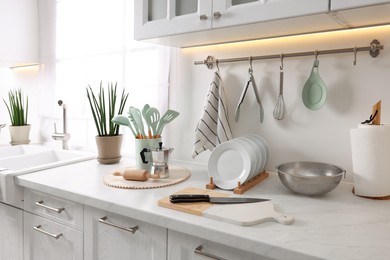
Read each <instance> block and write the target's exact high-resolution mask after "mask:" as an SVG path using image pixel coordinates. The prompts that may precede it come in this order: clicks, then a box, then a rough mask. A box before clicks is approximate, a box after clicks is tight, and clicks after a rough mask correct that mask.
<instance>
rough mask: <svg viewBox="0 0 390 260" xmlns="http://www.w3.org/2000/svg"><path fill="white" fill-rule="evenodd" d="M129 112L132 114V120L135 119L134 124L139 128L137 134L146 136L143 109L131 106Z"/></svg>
mask: <svg viewBox="0 0 390 260" xmlns="http://www.w3.org/2000/svg"><path fill="white" fill-rule="evenodd" d="M129 113H130V114H131V116H132V118H131V117H130V120H132V119H133V120H134V123H135V124H134V126H135V127H136V128H137V130H138V131H137V136H138V138H141V139H142V138H144V137H145V130H144V123H143V121H142V116H141V111H140V110H139V109H138V108H136V107H130V108H129Z"/></svg>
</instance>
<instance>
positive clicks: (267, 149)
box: [249, 134, 271, 164]
mask: <svg viewBox="0 0 390 260" xmlns="http://www.w3.org/2000/svg"><path fill="white" fill-rule="evenodd" d="M249 136H253V137H256V138H257V139H258V140H260V142H262V143H263V145H264V147H265V151H266V155H267V160H266V162H265V164H267V163H268V162H269V158H270V156H271V148H270V146H269V144H268V142H267V141H266V140H265V139H264V138H263V137H262V136H260V135H255V134H250V135H249Z"/></svg>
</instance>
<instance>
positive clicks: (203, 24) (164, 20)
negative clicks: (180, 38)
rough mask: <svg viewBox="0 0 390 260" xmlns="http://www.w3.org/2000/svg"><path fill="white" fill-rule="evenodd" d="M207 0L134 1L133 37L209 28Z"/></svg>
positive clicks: (209, 10)
mask: <svg viewBox="0 0 390 260" xmlns="http://www.w3.org/2000/svg"><path fill="white" fill-rule="evenodd" d="M211 8H212V1H210V0H196V1H195V0H186V1H183V0H164V1H160V0H139V1H134V38H135V39H136V40H142V39H150V38H157V37H162V36H167V35H175V34H181V33H188V32H196V31H201V30H206V29H210V28H211Z"/></svg>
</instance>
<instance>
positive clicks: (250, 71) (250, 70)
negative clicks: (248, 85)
mask: <svg viewBox="0 0 390 260" xmlns="http://www.w3.org/2000/svg"><path fill="white" fill-rule="evenodd" d="M252 61H253V58H252V56H249V65H250V67H249V73H251V74H252V72H253V67H252Z"/></svg>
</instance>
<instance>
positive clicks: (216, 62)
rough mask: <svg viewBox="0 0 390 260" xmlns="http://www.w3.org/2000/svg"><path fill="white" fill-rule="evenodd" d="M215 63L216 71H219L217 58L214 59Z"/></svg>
mask: <svg viewBox="0 0 390 260" xmlns="http://www.w3.org/2000/svg"><path fill="white" fill-rule="evenodd" d="M215 65H216V66H217V71H218V72H219V61H218V59H216V60H215Z"/></svg>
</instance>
